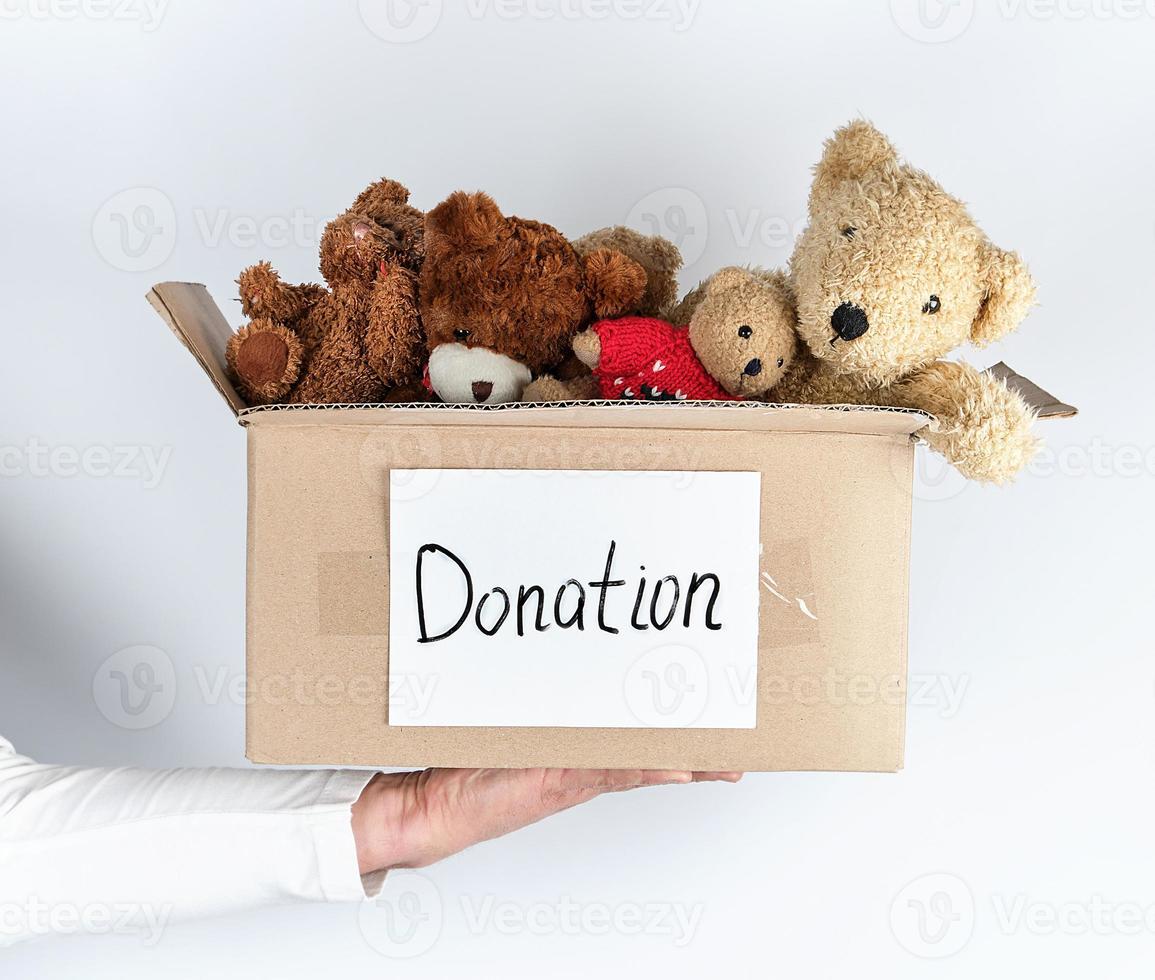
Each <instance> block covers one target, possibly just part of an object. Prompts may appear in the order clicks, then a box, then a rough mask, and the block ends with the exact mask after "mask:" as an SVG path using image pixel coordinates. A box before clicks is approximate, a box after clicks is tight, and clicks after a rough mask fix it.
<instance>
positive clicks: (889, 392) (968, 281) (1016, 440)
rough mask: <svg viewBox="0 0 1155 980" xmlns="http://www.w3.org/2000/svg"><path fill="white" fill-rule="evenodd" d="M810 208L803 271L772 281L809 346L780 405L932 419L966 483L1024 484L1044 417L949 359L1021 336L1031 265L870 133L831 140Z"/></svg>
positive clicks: (773, 395) (690, 309) (769, 275)
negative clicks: (902, 411)
mask: <svg viewBox="0 0 1155 980" xmlns="http://www.w3.org/2000/svg"><path fill="white" fill-rule="evenodd" d="M809 210H810V223H809V226H808V227H807V229H806V230H805V232H803V234H802V235H801V237H800V238H799V240H798V242H797V244H796V246H795V249H794V254H793V256H792V257H791V260H790V270H789V273H785V272H780V271H779V272H766V273H762V276H763V279H764V282H765V287H766V296H767V297H768V298H770V299H775V298H778V300H777V301H778V302H780V304H781V307H780V309H781V315H782V316H783V317H784V318H787V319H790V320H791V321H793V322H794V324H795V328H796V329H797V331H798V334H799V337H800V338H801V340H802V342H803V343H802V345H801V347H802V349H801V351H800V353H799V356H798V357H797V359H796V360H795V362H794V365H793V367H792V368H791V369H790V371H789V372H788V373H787V374H786V376H785V377H784V378H783V379H782V380H781V381H780V382H779V383H778V384H777V385H776V386H775V388H774V389H773V390H772V391H771V392H770V394H769V395H768V396H767V398H768V400H770V401H774V402H802V403H809V404H814V403H817V404H867V405H889V406H897V407H902V408H917V409H922V410H923V411H926V412H929V413H930V414H932V415H934V416H935V417H936V418H937V420H938V422H937V425H935V426H929V427H927V428H926V429H924V430H922V431H921V432H920V433H919V435H920V436H922V437H923V438H925V440H926V441H927V442H928V443H929V444H930V445H931V447H932V448H934V449H935V450H937V451H938V452H940V453H942V454H943V455H944V456H945V457H946V458H947V459H948V460H949V461H950V462H951V463H953V464H954V465H955V466H956V467H957V468H958V469H959V470H960V471H961V472H962V473H963V474H964V475H966V476H968V477H970V478H972V479H975V480H982V481H989V482H994V483H1002V482H1005V481H1007V480H1009V479H1010V478H1012V477H1013V476H1014V475H1015V474H1016V473H1018V472H1019V471H1020V470H1021V469H1022V468H1023V467H1024V466H1025V465H1026V464H1027V463H1028V462H1029V461H1030V459H1031V457H1032V455H1033V454H1034V452H1035V449H1036V439H1035V437H1034V435H1033V434H1032V432H1031V424H1032V422H1033V421H1034V414H1033V412H1032V410H1031V409H1030V408H1029V407H1028V405H1027V404H1026V402H1025V401H1024V400H1023V399H1022V397H1020V396H1019V394H1017V393H1016V392H1014V391H1012V390H1011V389H1009V388H1008V387H1007V386H1006V384H1004V383H1003V382H1002V381H1001V380H999V379H997V378H995V377H993V376H992V375H990V374H987V373H985V372H980V371H978V370H976V369H974V368H972V367H970V366H969V365H967V364H963V363H960V362H957V361H947V360H942V358H944V357H945V356H946V355H948V354H950V353H951V352H952V351H954V350H955V349H956V348H958V347H960V346H961V345H963V344H964V343H967V342H968V341H969V342H970V343H971V344H974V345H975V346H977V347H982V346H984V345H986V344H989V343H991V342H992V341H995V340H998V339H999V338H1001V337H1003V336H1005V335H1006V334H1008V333H1010V332H1011V331H1012V330H1014V329H1015V328H1016V327H1017V326H1018V325H1019V323H1020V322H1021V321H1022V320H1023V318H1024V317H1025V316H1026V315H1027V312H1028V311H1029V309H1030V308H1031V306H1032V304H1033V302H1034V297H1035V285H1034V282H1033V281H1032V279H1031V277H1030V275H1029V274H1028V272H1027V269H1026V266H1025V265H1024V264H1023V262H1022V260H1021V259H1020V258H1019V257H1018V256H1017V255H1016V254H1015V253H1013V252H1007V251H1004V250H1003V249H1001V248H998V247H997V246H995V245H993V244H992V243H991V242H990V240H989V239H988V238H987V237H986V235H985V234H983V232H982V231H981V230H980V229H979V228H978V226H977V225H976V224H975V223H974V220H973V219H972V218H971V216H970V215H969V214H968V213H967V210H966V208H965V207H964V206H963V205H962V203H960V202H959V201H958V200H956V199H955V198H953V197H951V196H950V195H949V194H947V193H946V192H945V191H944V190H943V189H942V188H941V187H940V186H939V185H938V184H937V183H935V182H934V181H933V180H932V179H931V178H930V177H928V176H927V175H926V174H925V173H923V172H922V171H920V170H915V169H914V168H913V167H910V166H907V165H906V164H903V163H901V162H900V161H899V159H898V155H897V154H896V153H895V150H894V148H893V147H892V146H891V145H890V143H889V142H888V141H887V139H886V137H885V136H883V135H882V134H881V133H880V132H878V130H876V129H875V128H874V127H873V126H871V125H869V124H868V123H866V122H853V123H851V124H850V125H848V126H846V127H844V128H843V129H841V130H839V131H838V132H837V133H835V134H834V136H833V138H831V139H830V140H829V141H828V142H827V144H826V149H825V152H824V154H823V156H822V160H821V161H820V162H819V164H818V166H817V167H816V169H815V175H814V183H813V187H812V189H811V192H810V205H809ZM706 285H707V286H708V283H707V284H706ZM707 292H708V290H702V289H699V290H697V291H695V292H694V293H691V294H690V296H688V297H687V299H686V300H685V301H683V304H682V306H681V307H679V309H678V311H677V316H678V317H680V318H681V319H683V320H686V319H689V318H690V317H691V316H692V315H693V314H694V312H695V307H696V303H697V301H698V298H699V297H703V296H705V295H706V294H707ZM760 308H762V312H763V314H764V313H765V311H764V304H761V305H760ZM736 315H737V317H738V319H741V317H742V313H741V311H737V313H736Z"/></svg>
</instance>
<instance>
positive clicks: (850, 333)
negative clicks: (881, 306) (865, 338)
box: [830, 303, 870, 340]
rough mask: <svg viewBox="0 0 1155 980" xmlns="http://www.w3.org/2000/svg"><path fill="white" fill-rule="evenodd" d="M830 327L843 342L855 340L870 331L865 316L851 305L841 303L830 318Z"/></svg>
mask: <svg viewBox="0 0 1155 980" xmlns="http://www.w3.org/2000/svg"><path fill="white" fill-rule="evenodd" d="M830 325H831V326H832V327H834V332H835V333H836V334H838V336H839V337H841V338H842V339H843V340H855V339H856V338H858V337H861V336H862V335H863V334H864V333H866V331H867V330H869V329H870V324H869V323H867V321H866V314H865V313H864V312H863V311H862V310H860V309H859V308H858V307H857V306H855V305H854V304H853V303H843V304H842V305H841V306H840V307H838V309H837V310H835V311H834V315H833V316H831V317H830Z"/></svg>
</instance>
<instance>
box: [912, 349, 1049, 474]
mask: <svg viewBox="0 0 1155 980" xmlns="http://www.w3.org/2000/svg"><path fill="white" fill-rule="evenodd" d="M889 394H890V395H893V396H894V397H893V398H892V399H889V400H890V401H892V402H894V403H897V404H899V406H900V407H904V408H917V409H921V410H922V411H925V412H929V413H930V414H931V415H934V416H935V418H936V419H937V420H938V425H937V426H928V427H927V428H925V429H922V430H920V432H919V433H918V434H919V436H920V437H922V438H923V439H925V440H926V442H927V443H928V444H929V445H930V447H931V448H932V449H934V450H936V451H937V452H939V453H941V454H942V455H943V456H944V457H946V459H947V460H948V461H949V462H950V463H952V464H953V465H954V466H955V467H956V468H957V469H958V470H959V471H960V472H961V473H962V474H963V475H964V476H966V477H968V478H969V479H972V480H978V481H980V482H985V483H1007V482H1009V481H1010V480H1012V479H1013V478H1014V477H1015V476H1016V475H1017V474H1018V473H1019V472H1021V471H1022V470H1023V469H1024V468H1025V467H1026V465H1027V464H1028V463H1029V462H1030V461H1031V459H1032V458H1033V457H1034V455H1035V453H1036V452H1037V451H1038V439H1037V438H1036V436H1035V435H1034V433H1033V432H1032V423H1033V422H1034V418H1035V416H1034V412H1033V411H1032V410H1031V408H1030V407H1029V406H1028V405H1027V403H1026V402H1025V401H1024V400H1023V399H1022V397H1021V396H1020V395H1019V394H1018V393H1017V392H1015V391H1012V390H1011V389H1010V388H1008V387H1007V386H1006V384H1005V383H1004V382H1002V381H1001V380H999V379H998V378H995V377H992V376H991V375H990V374H988V373H986V372H983V371H977V370H975V369H974V368H973V367H971V366H970V365H968V364H961V363H957V362H954V361H936V362H934V363H933V364H931V365H929V366H927V367H925V368H922V369H920V370H918V371H916V372H914V373H913V374H911V375H910V376H909V377H907V378H905V379H904V380H903V381H901V382H899V383H897V384H894V385H891V386H890V389H889Z"/></svg>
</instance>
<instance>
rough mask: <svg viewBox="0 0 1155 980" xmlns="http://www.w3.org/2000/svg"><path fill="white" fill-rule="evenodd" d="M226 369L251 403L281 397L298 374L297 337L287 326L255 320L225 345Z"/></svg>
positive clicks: (279, 398)
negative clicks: (227, 368)
mask: <svg viewBox="0 0 1155 980" xmlns="http://www.w3.org/2000/svg"><path fill="white" fill-rule="evenodd" d="M225 357H226V360H227V362H228V367H229V372H230V374H231V375H232V377H233V380H234V381H236V383H237V387H238V388H239V389H240V390H241V394H242V395H244V396H245V399H246V400H247V401H248V402H250V403H251V404H268V403H269V402H276V401H281V400H282V399H284V397H285V396H286V395H287V394H288V393H289V391H290V390H291V389H292V387H293V385H294V384H295V383H296V382H297V379H298V378H299V377H300V374H301V357H302V345H301V340H300V338H299V337H298V336H297V335H296V334H295V333H293V331H291V330H289V329H288V328H287V327H283V326H280V325H279V324H276V323H272V322H271V321H268V320H254V321H253V322H252V323H250V324H248V325H247V326H244V327H241V329H240V330H238V331H237V332H236V334H234V335H233V336H232V337H231V338H230V339H229V343H228V347H227V348H226V349H225Z"/></svg>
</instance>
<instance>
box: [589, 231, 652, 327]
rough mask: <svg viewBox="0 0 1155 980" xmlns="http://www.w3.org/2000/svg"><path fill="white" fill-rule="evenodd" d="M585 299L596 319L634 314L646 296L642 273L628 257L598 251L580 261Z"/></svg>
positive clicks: (603, 250) (643, 272)
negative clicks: (582, 266) (582, 267)
mask: <svg viewBox="0 0 1155 980" xmlns="http://www.w3.org/2000/svg"><path fill="white" fill-rule="evenodd" d="M583 263H584V266H585V284H586V295H587V296H589V298H590V301H591V302H592V303H593V307H594V313H595V314H596V315H597V317H598V319H605V318H606V317H611V316H622V315H623V314H625V313H631V312H633V311H635V310H637V308H638V306H639V305H640V304H641V302H642V297H643V296H644V295H645V293H646V270H645V269H643V268H642V266H641V265H640V264H639V263H637V262H635V261H634V260H633V259H631V258H630V257H629V256H628V255H624V254H623V253H621V252H615V251H614V250H613V249H609V248H598V249H594V251H592V252H590V253H589V254H588V255H586V256H585V257H584V259H583Z"/></svg>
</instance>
